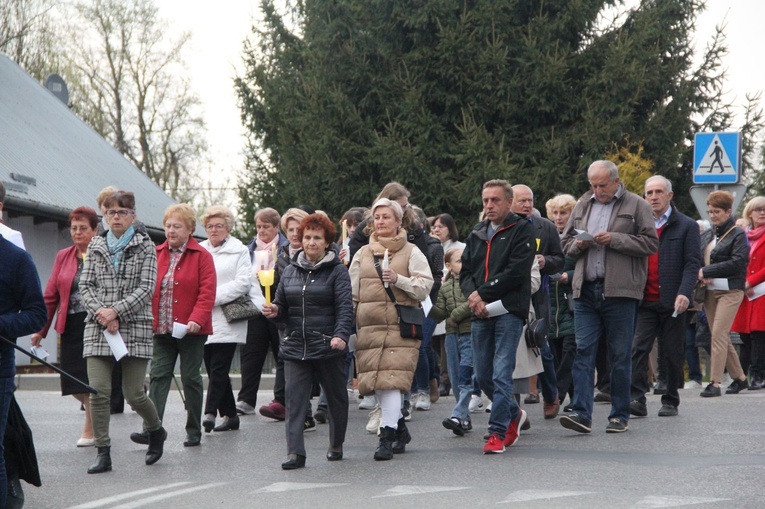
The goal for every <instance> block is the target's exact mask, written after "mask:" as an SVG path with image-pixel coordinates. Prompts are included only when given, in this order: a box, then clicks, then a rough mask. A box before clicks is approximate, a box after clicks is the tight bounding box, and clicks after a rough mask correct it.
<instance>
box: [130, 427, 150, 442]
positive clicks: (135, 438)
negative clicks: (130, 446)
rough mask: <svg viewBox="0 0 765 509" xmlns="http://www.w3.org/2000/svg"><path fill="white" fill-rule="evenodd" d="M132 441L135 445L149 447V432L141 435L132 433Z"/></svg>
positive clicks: (142, 432)
mask: <svg viewBox="0 0 765 509" xmlns="http://www.w3.org/2000/svg"><path fill="white" fill-rule="evenodd" d="M130 440H131V441H132V442H133V443H134V444H139V445H149V432H148V431H146V430H144V431H141V432H140V433H131V434H130Z"/></svg>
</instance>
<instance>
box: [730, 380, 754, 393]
mask: <svg viewBox="0 0 765 509" xmlns="http://www.w3.org/2000/svg"><path fill="white" fill-rule="evenodd" d="M748 388H749V383H748V382H747V381H746V378H745V379H743V380H733V382H731V384H730V385H729V386H728V389H727V390H726V391H725V394H738V393H739V392H741V391H743V390H744V389H748Z"/></svg>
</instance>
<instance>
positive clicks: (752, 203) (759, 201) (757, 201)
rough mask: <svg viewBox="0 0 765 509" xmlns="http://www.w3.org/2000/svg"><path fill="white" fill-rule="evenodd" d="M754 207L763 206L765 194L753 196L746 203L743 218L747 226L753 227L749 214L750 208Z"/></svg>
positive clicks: (764, 206)
mask: <svg viewBox="0 0 765 509" xmlns="http://www.w3.org/2000/svg"><path fill="white" fill-rule="evenodd" d="M755 208H765V196H755V197H754V198H752V199H751V200H749V202H748V203H747V204H746V207H744V214H743V215H744V219H745V220H746V225H747V226H748V227H749V228H754V221H752V218H751V215H752V210H754V209H755Z"/></svg>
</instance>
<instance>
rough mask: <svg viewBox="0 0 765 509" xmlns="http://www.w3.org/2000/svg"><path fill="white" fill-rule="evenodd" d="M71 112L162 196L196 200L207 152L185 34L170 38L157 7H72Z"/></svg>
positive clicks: (106, 0)
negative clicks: (187, 69) (189, 77)
mask: <svg viewBox="0 0 765 509" xmlns="http://www.w3.org/2000/svg"><path fill="white" fill-rule="evenodd" d="M70 25H71V29H70V32H71V34H72V36H71V37H70V40H71V41H72V42H73V44H72V45H71V48H70V51H69V52H68V55H69V58H70V59H71V60H70V62H69V67H70V72H71V73H72V76H70V81H71V88H72V108H73V109H74V110H75V111H76V112H77V113H78V114H79V115H80V116H81V117H82V118H83V119H84V120H85V121H86V122H88V123H89V124H90V125H91V126H92V127H93V128H94V129H95V130H96V131H98V132H99V133H100V134H101V135H103V136H104V137H105V138H106V139H108V140H109V141H110V142H111V143H112V144H113V145H114V146H115V147H116V148H117V150H119V151H120V153H122V154H123V155H124V156H125V157H127V158H128V159H129V160H130V161H131V162H132V163H133V164H135V165H136V166H137V167H138V168H140V169H141V170H142V171H143V172H144V173H146V175H148V176H149V177H150V178H151V179H152V180H153V181H154V182H156V183H157V184H158V185H159V186H160V187H162V189H164V190H165V191H166V192H168V193H169V194H170V195H172V196H173V197H174V198H175V199H177V200H180V201H188V200H189V199H191V198H192V196H191V195H192V194H193V189H194V188H195V187H197V186H198V182H197V181H198V177H197V173H198V172H199V169H200V166H201V165H202V164H203V161H204V157H203V156H204V153H205V151H206V149H207V145H206V140H205V126H204V122H203V120H202V118H201V116H200V114H201V112H200V101H199V99H198V98H197V96H196V95H195V94H194V93H193V92H192V91H191V89H190V86H189V82H188V80H187V79H186V78H184V77H183V75H184V72H185V67H184V60H183V50H184V47H185V46H186V44H187V42H188V40H189V37H190V36H189V34H188V33H184V34H182V35H180V36H179V37H178V38H177V39H175V40H170V38H169V37H168V36H167V35H166V25H167V24H166V21H165V20H162V19H160V17H159V15H158V9H157V7H156V6H155V5H154V2H153V0H133V1H129V2H125V1H123V0H89V1H80V2H78V3H75V4H74V8H73V14H72V16H71V20H70Z"/></svg>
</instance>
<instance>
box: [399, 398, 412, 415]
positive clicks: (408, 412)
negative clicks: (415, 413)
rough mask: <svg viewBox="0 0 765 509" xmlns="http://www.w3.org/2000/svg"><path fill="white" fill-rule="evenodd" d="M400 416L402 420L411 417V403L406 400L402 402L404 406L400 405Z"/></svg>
mask: <svg viewBox="0 0 765 509" xmlns="http://www.w3.org/2000/svg"><path fill="white" fill-rule="evenodd" d="M401 415H403V416H404V419H406V418H407V417H409V416H410V415H412V403H411V402H410V401H409V400H408V399H405V400H404V404H403V405H401Z"/></svg>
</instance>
